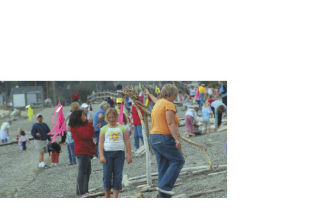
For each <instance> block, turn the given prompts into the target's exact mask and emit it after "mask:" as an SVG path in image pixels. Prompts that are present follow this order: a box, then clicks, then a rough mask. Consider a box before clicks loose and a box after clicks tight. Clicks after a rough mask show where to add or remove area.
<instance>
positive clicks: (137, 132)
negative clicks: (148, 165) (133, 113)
mask: <svg viewBox="0 0 320 214" xmlns="http://www.w3.org/2000/svg"><path fill="white" fill-rule="evenodd" d="M133 131H134V132H133V135H134V147H135V148H136V149H138V148H139V138H140V139H141V140H142V142H143V135H142V127H141V125H137V126H133Z"/></svg>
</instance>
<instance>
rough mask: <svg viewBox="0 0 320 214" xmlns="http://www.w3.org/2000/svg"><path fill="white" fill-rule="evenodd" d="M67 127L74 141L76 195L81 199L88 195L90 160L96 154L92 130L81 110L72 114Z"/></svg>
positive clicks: (90, 123)
mask: <svg viewBox="0 0 320 214" xmlns="http://www.w3.org/2000/svg"><path fill="white" fill-rule="evenodd" d="M69 126H70V127H71V128H70V131H71V134H72V138H73V140H74V152H75V154H76V156H77V159H78V176H77V188H76V195H77V196H78V197H83V196H85V195H86V194H88V188H89V178H90V174H91V159H92V158H93V156H94V154H95V153H96V152H97V151H96V146H95V144H94V142H93V137H94V128H93V125H92V122H90V121H88V119H87V116H86V114H85V113H84V111H83V110H77V111H74V112H72V114H71V116H70V121H69Z"/></svg>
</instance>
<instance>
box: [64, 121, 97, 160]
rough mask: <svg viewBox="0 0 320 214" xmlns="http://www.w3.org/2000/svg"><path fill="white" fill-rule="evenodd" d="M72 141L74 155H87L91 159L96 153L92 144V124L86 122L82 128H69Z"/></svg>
mask: <svg viewBox="0 0 320 214" xmlns="http://www.w3.org/2000/svg"><path fill="white" fill-rule="evenodd" d="M70 131H71V134H72V138H73V140H74V153H75V154H76V155H89V156H90V157H92V156H93V155H94V154H95V153H96V152H97V150H96V145H95V144H94V142H93V137H94V128H93V125H92V123H89V122H87V123H86V124H85V125H84V126H76V127H71V129H70Z"/></svg>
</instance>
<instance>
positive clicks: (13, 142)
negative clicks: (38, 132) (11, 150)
mask: <svg viewBox="0 0 320 214" xmlns="http://www.w3.org/2000/svg"><path fill="white" fill-rule="evenodd" d="M31 140H34V139H33V137H29V141H31ZM18 142H19V141H18V140H15V141H11V142H8V143H0V146H7V145H11V144H15V143H18Z"/></svg>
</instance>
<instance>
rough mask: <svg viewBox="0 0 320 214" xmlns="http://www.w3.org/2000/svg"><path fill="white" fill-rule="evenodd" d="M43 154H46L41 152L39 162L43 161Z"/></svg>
mask: <svg viewBox="0 0 320 214" xmlns="http://www.w3.org/2000/svg"><path fill="white" fill-rule="evenodd" d="M43 156H44V152H40V156H39V163H40V162H43Z"/></svg>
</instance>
